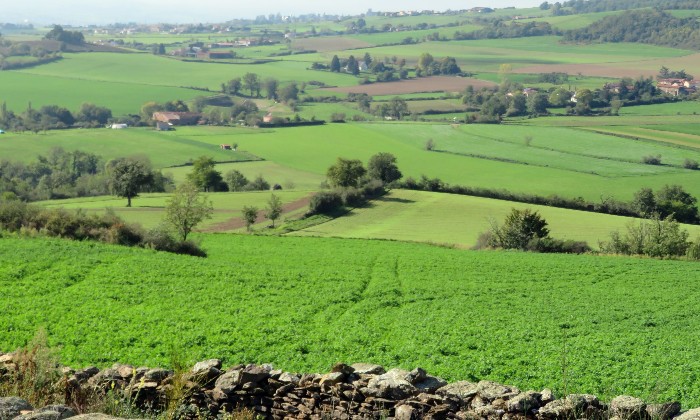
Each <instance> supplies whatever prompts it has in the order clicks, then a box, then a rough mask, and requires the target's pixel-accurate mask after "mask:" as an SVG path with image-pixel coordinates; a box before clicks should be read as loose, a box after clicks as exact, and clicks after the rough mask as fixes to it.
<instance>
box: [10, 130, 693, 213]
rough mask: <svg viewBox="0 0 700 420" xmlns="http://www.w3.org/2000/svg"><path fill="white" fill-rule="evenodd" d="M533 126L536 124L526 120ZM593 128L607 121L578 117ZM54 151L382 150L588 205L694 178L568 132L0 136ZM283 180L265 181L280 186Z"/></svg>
mask: <svg viewBox="0 0 700 420" xmlns="http://www.w3.org/2000/svg"><path fill="white" fill-rule="evenodd" d="M557 118H559V120H561V121H564V120H567V119H568V118H565V117H557ZM557 118H552V119H551V120H555V121H556V120H557ZM611 118H612V117H611ZM619 118H627V117H619ZM633 119H639V120H643V119H644V118H643V117H633ZM535 120H539V118H538V119H533V120H528V121H535ZM603 120H607V118H589V119H588V121H591V122H595V121H603ZM129 133H131V134H129ZM105 136H110V137H105ZM527 136H530V137H532V141H531V145H530V146H529V147H527V146H526V145H525V138H526V137H527ZM106 138H111V139H112V141H111V142H110V141H108V140H105V139H106ZM428 139H433V140H434V142H435V143H436V149H437V150H443V151H445V152H450V153H445V152H443V153H441V152H436V151H433V152H428V151H425V150H424V145H425V142H426V141H427V140H428ZM222 143H226V144H234V143H237V144H238V145H239V148H238V150H239V152H229V151H221V150H220V149H219V147H218V145H219V144H222ZM57 145H62V146H64V147H66V148H68V149H76V148H79V149H81V150H86V151H91V152H93V153H98V154H100V155H102V156H104V157H105V158H112V157H117V156H122V155H124V154H132V153H142V154H146V155H149V156H151V159H152V160H153V162H154V165H155V166H156V167H159V168H162V167H166V166H172V165H176V164H178V163H185V162H187V161H189V160H190V159H195V158H197V157H199V156H201V155H206V156H211V157H213V158H214V159H215V160H216V161H219V162H225V161H229V160H236V159H237V158H238V157H239V156H240V157H242V156H241V155H244V152H246V153H247V154H245V156H246V157H253V156H255V157H259V158H262V159H264V160H266V161H270V162H274V163H275V164H277V165H279V166H280V167H284V168H289V169H291V170H293V171H301V172H303V173H307V174H308V173H310V174H316V175H317V176H324V175H325V173H326V170H327V168H328V167H329V166H330V165H332V164H333V163H334V162H335V160H336V158H338V157H344V158H355V159H361V160H362V161H364V162H366V161H367V159H369V157H370V156H371V155H373V154H375V153H378V152H390V153H393V154H394V155H395V156H396V157H397V158H398V162H399V166H400V168H401V170H402V171H403V173H404V175H405V176H411V177H414V178H419V177H420V176H421V175H427V176H429V177H438V178H440V179H442V180H443V181H445V182H448V183H450V184H459V185H468V186H479V187H485V188H496V189H501V188H505V189H508V190H510V191H518V192H524V193H531V194H538V195H545V196H546V195H550V194H558V195H562V196H565V197H578V196H581V197H584V198H586V199H588V200H596V201H597V200H600V199H601V197H615V198H618V199H622V200H629V199H631V198H632V195H633V193H634V191H636V190H638V189H639V188H641V187H652V188H659V187H661V186H663V185H665V184H681V185H683V186H684V187H685V188H686V189H687V190H688V191H690V192H691V193H692V194H693V195H696V196H699V195H700V178H699V177H700V172H698V171H690V170H686V169H682V168H680V167H679V166H680V165H682V163H683V161H684V160H685V159H686V158H692V159H695V160H699V159H698V158H697V153H698V152H693V151H692V150H684V149H679V148H676V147H671V146H670V145H665V144H660V143H649V142H635V141H634V140H631V139H625V138H621V137H619V136H605V135H601V134H596V133H590V132H585V131H581V130H578V129H571V128H556V127H553V128H552V127H540V126H528V125H501V126H493V125H461V126H459V125H455V126H453V125H450V124H435V123H411V122H406V123H404V122H398V123H346V124H327V125H324V126H317V127H297V128H280V129H266V130H256V129H244V128H225V127H179V128H178V130H177V131H174V132H168V133H159V132H155V131H153V130H145V129H144V130H133V131H132V130H126V131H124V132H119V131H111V130H72V131H57V132H49V133H48V134H46V135H43V134H40V135H36V136H34V135H13V134H10V135H8V134H5V135H3V137H2V138H0V154H2V155H3V156H11V157H12V158H13V159H14V160H23V161H25V162H26V161H30V160H32V159H33V158H34V156H36V155H37V154H45V153H47V152H48V151H49V150H50V149H51V147H54V146H57ZM67 146H69V147H67ZM657 154H660V155H662V157H663V159H664V160H665V162H666V163H673V164H676V165H677V166H676V167H669V166H650V165H642V164H641V163H637V162H640V161H641V158H642V157H643V156H646V155H657ZM182 171H183V172H186V169H183V170H182ZM641 174H644V176H639V175H641ZM255 175H257V174H255ZM286 178H287V177H286V176H285V179H280V180H272V179H271V180H270V181H272V182H278V183H281V184H283V185H284V183H285V182H286V181H287V179H286ZM292 181H293V180H292ZM307 185H309V184H307Z"/></svg>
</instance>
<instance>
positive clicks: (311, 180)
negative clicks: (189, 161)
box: [163, 160, 325, 191]
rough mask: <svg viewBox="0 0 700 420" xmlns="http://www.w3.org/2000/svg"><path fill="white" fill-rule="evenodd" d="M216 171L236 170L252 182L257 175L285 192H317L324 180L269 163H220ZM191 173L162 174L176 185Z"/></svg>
mask: <svg viewBox="0 0 700 420" xmlns="http://www.w3.org/2000/svg"><path fill="white" fill-rule="evenodd" d="M216 170H217V171H219V172H221V174H222V175H226V173H227V172H229V171H231V170H237V171H239V172H241V173H242V174H243V175H245V177H246V178H248V180H249V181H252V180H254V179H255V178H256V177H257V176H258V175H262V177H263V178H264V179H265V180H266V181H267V182H269V183H270V185H274V184H279V185H281V186H282V188H284V189H285V190H289V189H294V190H301V191H306V190H317V189H318V188H319V187H320V185H321V183H322V182H323V181H324V180H325V176H323V175H321V174H318V173H313V172H307V171H302V170H298V169H293V168H290V167H288V166H282V165H279V164H277V163H275V162H271V161H267V160H265V161H259V162H236V163H221V164H217V165H216ZM191 171H192V167H189V166H183V167H178V168H167V169H165V170H164V171H163V172H165V173H167V174H171V175H172V176H173V178H174V179H175V182H176V183H180V182H183V181H185V179H186V177H187V174H188V173H190V172H191Z"/></svg>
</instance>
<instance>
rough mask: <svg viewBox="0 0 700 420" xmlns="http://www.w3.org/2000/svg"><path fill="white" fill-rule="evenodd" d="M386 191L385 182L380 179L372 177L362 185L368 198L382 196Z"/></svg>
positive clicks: (363, 193) (363, 192) (364, 194)
mask: <svg viewBox="0 0 700 420" xmlns="http://www.w3.org/2000/svg"><path fill="white" fill-rule="evenodd" d="M384 193H386V189H385V188H384V183H383V182H382V181H380V180H378V179H372V180H370V181H368V182H367V183H365V184H364V185H363V186H362V195H363V196H365V198H368V199H371V198H376V197H381V196H382V195H384Z"/></svg>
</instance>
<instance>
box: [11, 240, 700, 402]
mask: <svg viewBox="0 0 700 420" xmlns="http://www.w3.org/2000/svg"><path fill="white" fill-rule="evenodd" d="M199 238H200V239H201V240H202V246H203V247H204V248H206V249H207V250H208V252H209V254H210V257H209V258H208V259H198V258H193V257H184V256H177V255H172V254H165V253H157V252H154V251H150V250H142V249H129V248H123V247H117V246H106V245H101V244H95V243H89V242H70V241H64V240H56V239H19V238H14V237H5V238H3V239H2V241H0V287H1V288H2V290H3V291H4V297H3V316H2V317H1V318H0V346H1V347H2V348H3V349H13V348H16V347H18V346H21V345H24V344H26V343H27V341H28V340H29V339H31V337H32V336H33V335H34V333H35V332H36V331H37V330H38V329H39V328H42V327H43V328H45V329H46V331H47V333H48V337H49V344H50V345H51V346H53V347H55V348H56V349H57V350H58V351H59V354H60V357H61V361H62V362H63V363H66V364H68V365H70V366H73V367H76V368H77V367H83V366H87V365H92V364H96V365H98V366H109V365H111V364H112V363H114V362H117V361H118V362H121V363H131V364H134V365H136V366H144V365H146V366H167V365H168V363H169V360H171V356H172V355H173V354H178V355H179V356H180V357H181V358H183V359H185V360H187V361H192V362H194V361H196V360H202V359H206V358H212V357H218V358H221V359H223V361H224V364H225V365H231V364H237V363H249V362H256V363H272V364H273V365H274V366H275V367H277V368H280V369H284V370H290V371H326V370H327V369H328V368H329V367H330V366H331V365H333V364H334V363H335V362H346V363H353V362H357V361H363V362H371V363H379V364H383V365H385V366H387V367H401V368H405V369H412V368H415V367H417V366H420V367H422V368H424V369H426V370H427V371H428V372H431V373H433V374H436V375H439V376H442V377H444V378H445V379H447V380H452V381H454V380H463V379H467V380H472V381H478V380H482V379H490V380H495V381H499V382H502V383H508V384H512V385H516V386H518V387H520V388H522V389H536V390H540V389H542V388H544V387H549V388H552V389H553V390H554V392H555V393H556V394H557V395H562V394H566V393H594V394H597V395H599V396H601V397H602V398H606V399H609V398H611V397H612V396H615V395H620V394H625V395H635V396H639V397H641V398H644V399H646V400H651V401H670V400H678V401H680V402H681V403H682V404H683V406H684V407H696V406H698V405H700V386H699V385H698V382H697V381H695V380H694V376H693V375H694V374H695V372H696V371H697V370H698V369H700V362H699V361H698V359H697V357H696V356H697V354H696V352H695V344H694V341H693V340H694V338H693V337H696V336H697V331H698V328H699V327H700V326H699V325H698V323H699V322H700V317H699V316H698V314H697V311H696V310H695V302H697V301H698V300H699V299H700V294H699V293H700V292H698V291H699V290H700V287H698V285H697V282H698V279H700V276H699V275H698V274H699V273H700V272H699V271H698V270H700V269H699V268H698V265H697V264H695V263H687V262H677V261H657V260H646V259H632V258H619V257H596V256H567V255H540V254H528V253H517V252H473V251H472V252H470V251H461V250H454V249H444V248H439V247H433V246H427V245H418V244H406V243H394V242H387V241H364V240H339V239H317V238H285V237H281V238H280V237H262V236H247V235H244V236H235V235H234V236H231V235H201V236H199ZM555 273H556V274H555ZM76 302H79V303H80V304H77V303H76Z"/></svg>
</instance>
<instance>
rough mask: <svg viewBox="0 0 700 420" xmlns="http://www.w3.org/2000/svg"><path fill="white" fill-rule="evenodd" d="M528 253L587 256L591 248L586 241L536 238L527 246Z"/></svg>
mask: <svg viewBox="0 0 700 420" xmlns="http://www.w3.org/2000/svg"><path fill="white" fill-rule="evenodd" d="M526 249H527V250H528V251H533V252H542V253H558V254H585V253H586V252H591V247H590V246H589V245H588V243H586V242H584V241H572V240H563V239H555V238H550V237H545V238H534V239H532V240H531V241H530V242H528V244H527V248H526Z"/></svg>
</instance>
